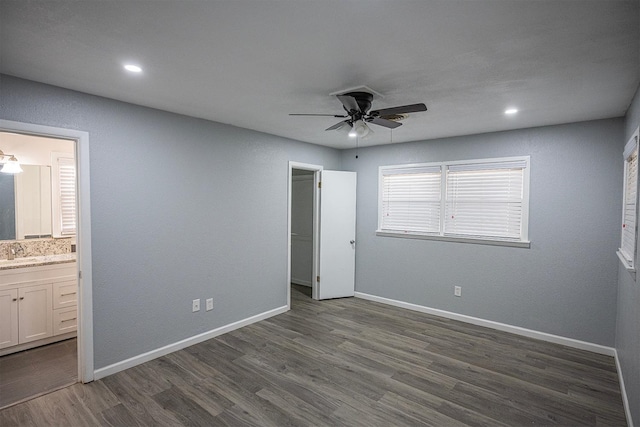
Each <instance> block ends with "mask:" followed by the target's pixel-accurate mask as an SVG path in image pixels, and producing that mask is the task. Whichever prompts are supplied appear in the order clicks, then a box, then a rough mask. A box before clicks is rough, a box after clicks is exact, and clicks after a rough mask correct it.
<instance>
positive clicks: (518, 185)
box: [378, 157, 529, 247]
mask: <svg viewBox="0 0 640 427" xmlns="http://www.w3.org/2000/svg"><path fill="white" fill-rule="evenodd" d="M528 181H529V157H510V158H501V159H484V160H469V161H461V162H460V161H457V162H442V163H425V164H416V165H398V166H382V167H380V190H379V191H380V192H379V206H378V209H379V219H378V233H380V234H381V235H394V236H397V235H401V236H404V235H408V237H411V235H414V236H417V237H418V238H420V237H422V238H437V239H441V240H460V239H465V240H466V241H477V240H483V241H495V242H498V243H496V244H507V245H514V246H524V247H527V246H528V244H529V242H528V213H529V201H528V197H529V183H528ZM507 242H509V243H507Z"/></svg>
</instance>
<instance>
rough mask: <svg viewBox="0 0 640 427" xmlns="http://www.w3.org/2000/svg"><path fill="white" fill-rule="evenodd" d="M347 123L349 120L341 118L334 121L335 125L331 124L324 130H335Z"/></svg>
mask: <svg viewBox="0 0 640 427" xmlns="http://www.w3.org/2000/svg"><path fill="white" fill-rule="evenodd" d="M348 123H349V120H343V121H341V122H338V123H336V124H335V125H333V126H331V127H330V128H326V129H325V130H336V129H340V128H341V127H342V126H344V125H346V124H348Z"/></svg>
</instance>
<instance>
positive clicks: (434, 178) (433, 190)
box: [380, 166, 442, 233]
mask: <svg viewBox="0 0 640 427" xmlns="http://www.w3.org/2000/svg"><path fill="white" fill-rule="evenodd" d="M441 178H442V172H441V167H440V166H424V167H416V168H411V167H409V168H393V169H386V170H383V171H382V217H381V224H380V228H381V230H387V231H399V232H407V233H408V232H413V233H439V232H440V201H441Z"/></svg>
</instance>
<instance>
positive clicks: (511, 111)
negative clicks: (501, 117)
mask: <svg viewBox="0 0 640 427" xmlns="http://www.w3.org/2000/svg"><path fill="white" fill-rule="evenodd" d="M517 112H518V109H517V108H508V109H506V110H504V113H505V114H506V115H507V116H512V115H514V114H516V113H517Z"/></svg>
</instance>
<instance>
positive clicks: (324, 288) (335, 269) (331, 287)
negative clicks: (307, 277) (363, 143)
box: [318, 170, 356, 299]
mask: <svg viewBox="0 0 640 427" xmlns="http://www.w3.org/2000/svg"><path fill="white" fill-rule="evenodd" d="M321 176H322V178H321V182H322V186H321V189H320V265H319V276H320V281H319V282H318V289H319V292H318V299H329V298H342V297H351V296H353V295H354V293H355V261H356V251H355V246H356V242H355V236H356V173H355V172H342V171H327V170H323V171H322V172H321Z"/></svg>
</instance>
